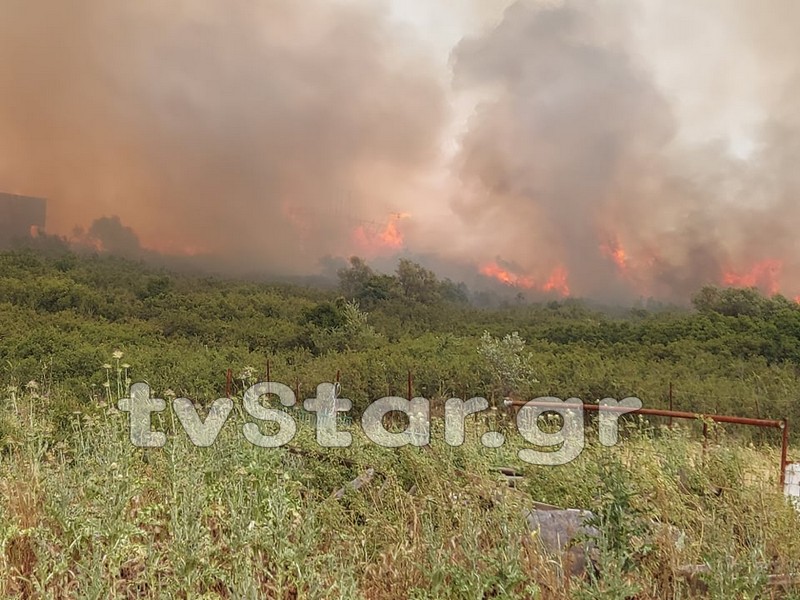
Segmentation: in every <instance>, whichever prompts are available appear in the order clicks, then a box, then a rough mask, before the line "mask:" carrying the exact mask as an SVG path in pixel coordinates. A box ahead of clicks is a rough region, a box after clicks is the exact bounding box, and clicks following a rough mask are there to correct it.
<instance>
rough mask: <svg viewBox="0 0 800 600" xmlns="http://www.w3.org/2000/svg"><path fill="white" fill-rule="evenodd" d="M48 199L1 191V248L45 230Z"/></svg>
mask: <svg viewBox="0 0 800 600" xmlns="http://www.w3.org/2000/svg"><path fill="white" fill-rule="evenodd" d="M46 218H47V200H44V199H43V198H32V197H29V196H17V195H15V194H3V193H0V248H8V247H9V246H12V245H13V244H14V242H18V241H24V240H27V239H30V238H31V237H33V236H35V235H36V234H37V233H38V232H43V231H44V226H45V220H46Z"/></svg>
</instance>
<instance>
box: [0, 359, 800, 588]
mask: <svg viewBox="0 0 800 600" xmlns="http://www.w3.org/2000/svg"><path fill="white" fill-rule="evenodd" d="M110 371H111V373H110V376H109V380H108V383H109V385H108V386H107V388H106V390H105V391H104V392H103V394H107V396H105V397H104V396H99V397H98V398H96V399H95V400H94V401H93V403H92V404H91V405H88V404H87V405H85V406H82V407H81V408H80V409H78V410H75V411H73V412H71V413H69V414H68V415H65V414H64V413H63V411H61V412H53V411H51V410H50V409H49V407H50V406H51V405H53V403H56V402H58V401H59V399H58V398H56V397H47V396H45V395H42V394H41V393H40V392H41V390H39V389H37V387H36V386H13V389H8V390H7V393H6V394H5V399H4V400H3V404H2V407H0V448H1V450H0V452H1V456H2V459H1V462H0V595H2V596H3V597H10V598H98V599H100V598H337V597H341V598H364V599H379V598H380V599H383V598H387V599H390V600H391V599H398V600H399V599H406V598H415V599H422V598H454V599H455V598H530V599H534V598H536V599H538V598H542V599H561V598H633V597H636V598H653V599H655V598H687V597H693V596H698V597H699V596H702V597H712V598H719V599H723V598H725V599H728V598H734V597H735V598H760V597H765V596H768V595H769V594H770V593H773V591H772V590H770V589H769V588H768V587H767V585H766V584H767V575H768V574H770V573H791V572H798V571H800V540H798V539H797V536H795V535H794V531H795V530H796V529H797V526H798V518H797V515H796V513H795V512H794V510H793V509H791V508H790V507H789V506H788V505H787V503H786V502H785V500H784V499H783V498H782V496H781V494H780V493H779V490H778V486H777V476H778V473H777V463H778V456H777V451H776V449H774V448H771V447H763V448H762V447H754V446H752V445H743V444H741V443H740V442H736V441H734V440H729V439H727V438H726V436H725V434H724V431H720V432H718V433H717V436H716V441H714V442H713V443H710V444H709V445H708V447H704V446H703V444H701V443H700V442H699V441H697V440H696V439H694V438H693V436H692V435H691V434H690V432H689V430H688V429H682V428H675V429H653V428H652V427H650V426H649V425H648V424H647V423H646V422H644V421H631V422H629V424H628V425H627V429H626V431H625V432H624V434H623V436H622V437H623V441H622V442H621V443H620V444H619V445H618V446H617V447H615V448H613V449H608V448H604V447H601V446H600V445H599V444H597V443H596V442H595V441H593V440H596V432H589V433H588V437H589V443H588V445H587V448H586V450H585V451H584V452H583V454H582V455H581V456H580V457H579V458H578V459H577V460H576V461H574V462H573V463H571V464H569V465H566V466H563V467H557V468H552V467H534V466H531V465H526V464H524V463H521V462H520V461H519V460H518V459H517V457H516V451H517V449H518V448H519V447H521V444H520V440H517V439H516V438H515V437H514V436H512V435H511V434H510V433H509V435H508V436H507V437H508V443H507V444H506V446H504V447H503V448H501V449H497V450H489V449H485V448H482V447H481V446H480V445H479V442H478V440H479V439H480V434H481V433H483V431H485V424H484V423H483V421H479V422H473V423H471V424H470V431H469V435H468V439H467V443H465V444H464V445H463V446H462V447H459V448H453V447H449V446H447V445H445V444H444V442H443V434H442V432H441V427H440V424H437V427H436V428H435V431H434V436H433V437H434V441H433V443H432V445H431V446H430V447H427V448H411V447H406V448H402V449H399V450H389V449H382V448H378V447H376V446H374V445H372V444H371V443H369V442H368V441H367V440H366V439H365V438H364V436H363V435H361V434H360V432H359V430H358V428H357V427H355V426H354V427H352V428H351V431H352V432H353V435H354V443H353V446H352V447H350V448H347V449H337V450H329V449H321V448H318V447H317V446H316V445H315V443H314V437H313V431H312V430H311V427H310V424H309V423H304V424H302V425H301V427H300V430H299V433H298V435H297V437H296V438H295V439H294V440H293V441H292V442H291V444H290V446H291V447H290V448H282V449H274V450H270V449H262V448H257V447H254V446H252V445H250V444H249V443H248V442H246V440H245V439H244V437H243V435H242V432H241V425H242V423H243V417H242V415H241V411H239V412H238V413H237V414H236V416H235V418H232V420H231V421H230V422H229V423H227V424H226V426H225V428H224V429H223V432H222V434H221V435H220V437H219V439H218V440H217V442H216V444H215V445H213V446H212V447H210V448H196V447H194V446H192V445H191V444H190V443H189V441H188V439H187V438H186V436H185V434H183V433H182V432H180V431H179V429H178V428H176V427H175V422H174V421H173V420H172V418H171V416H170V414H171V413H170V411H169V409H168V410H167V411H166V412H165V413H164V414H163V415H162V418H161V419H160V421H159V422H158V424H157V425H158V427H160V428H162V429H163V430H166V431H168V432H169V436H168V442H167V445H166V446H165V447H164V448H161V449H152V450H143V449H137V448H134V447H132V446H131V444H130V443H129V440H128V431H127V415H125V414H122V413H119V412H118V411H116V410H115V408H114V405H115V400H116V397H115V393H117V392H118V388H117V382H115V381H114V380H113V375H114V374H115V372H116V374H117V377H125V373H124V369H123V368H122V366H121V364H120V366H117V365H116V364H115V365H113V367H112V369H111V370H110ZM239 405H240V404H238V405H237V407H238V406H239ZM237 410H238V408H237ZM501 464H502V465H513V466H515V467H517V468H519V469H520V470H521V471H522V472H524V474H525V478H524V479H523V481H522V482H521V483H520V484H519V485H518V487H517V488H516V489H511V488H509V487H508V485H507V484H506V482H505V481H504V480H503V478H502V477H500V476H498V475H496V474H495V473H494V471H493V470H492V468H491V467H493V466H497V465H501ZM368 467H372V468H373V469H374V470H375V472H376V476H375V479H374V480H373V481H372V482H371V483H370V484H369V485H368V486H366V487H364V488H362V489H360V490H358V491H354V490H348V491H347V492H346V493H345V494H344V496H343V497H342V498H341V499H336V498H334V497H333V496H332V495H333V492H335V491H336V490H338V489H340V488H342V487H343V486H346V484H347V482H349V481H351V480H353V479H355V478H356V477H357V476H358V475H359V474H360V473H362V472H364V471H365V470H366V469H367V468H368ZM534 501H539V502H549V503H553V504H556V505H560V506H566V507H580V508H587V509H590V510H592V511H594V512H595V514H596V521H595V524H596V525H597V526H598V527H599V529H600V531H601V537H600V539H599V540H595V544H596V547H597V553H596V555H595V561H596V564H597V565H598V566H599V570H600V573H599V575H597V574H594V573H591V572H590V573H588V574H587V576H586V577H585V578H583V579H570V578H568V577H567V576H566V575H565V568H564V566H563V565H562V563H561V562H560V561H559V559H558V558H557V557H554V556H550V555H548V554H547V553H546V552H544V551H543V549H542V547H541V545H540V544H539V542H538V540H537V537H536V536H535V535H532V534H531V533H530V532H529V531H528V530H527V525H526V522H525V519H524V513H525V511H526V510H527V509H529V508H530V507H531V506H532V504H533V502H534ZM684 565H707V566H708V567H710V572H709V573H705V574H703V575H702V576H701V577H700V580H697V581H694V582H687V581H685V580H684V579H683V578H681V577H679V576H678V575H677V573H678V571H679V570H680V568H681V567H683V566H684ZM787 593H788V592H787Z"/></svg>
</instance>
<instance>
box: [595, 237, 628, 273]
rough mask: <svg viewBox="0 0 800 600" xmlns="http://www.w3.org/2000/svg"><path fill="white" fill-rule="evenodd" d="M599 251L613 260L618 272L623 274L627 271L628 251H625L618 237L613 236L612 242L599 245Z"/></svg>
mask: <svg viewBox="0 0 800 600" xmlns="http://www.w3.org/2000/svg"><path fill="white" fill-rule="evenodd" d="M600 251H601V252H602V253H603V254H605V255H606V256H607V257H608V258H610V259H611V260H612V261H614V264H615V265H617V269H618V270H619V272H620V273H622V274H623V275H624V274H627V273H628V269H629V266H630V264H629V257H628V253H627V252H625V248H623V247H622V244H620V241H619V240H618V239H616V238H615V239H614V240H613V241H612V242H609V243H608V244H603V245H601V246H600Z"/></svg>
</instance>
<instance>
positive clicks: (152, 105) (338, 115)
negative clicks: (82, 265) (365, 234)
mask: <svg viewBox="0 0 800 600" xmlns="http://www.w3.org/2000/svg"><path fill="white" fill-rule="evenodd" d="M386 12H387V9H386V7H383V8H381V7H380V6H379V5H378V4H376V3H373V4H371V5H370V6H369V7H366V6H361V5H353V4H347V3H343V2H342V3H336V2H325V1H323V0H311V1H309V2H302V3H300V2H293V1H291V0H264V1H259V2H254V1H250V0H225V1H221V0H177V1H176V2H162V1H161V0H142V1H137V2H127V1H124V0H111V1H109V0H81V1H79V2H74V3H65V2H61V1H60V0H37V1H36V2H29V1H28V0H6V1H4V2H3V3H2V5H0V89H2V90H3V94H2V95H1V96H0V155H2V158H0V187H3V186H5V187H9V188H12V189H15V190H19V191H21V192H24V193H35V194H41V195H43V196H46V197H48V198H49V199H50V203H51V204H50V218H49V228H50V230H51V231H62V232H69V231H71V230H72V228H73V227H74V226H75V225H76V224H78V225H81V226H83V227H84V228H85V227H88V225H89V223H91V221H93V220H94V219H96V218H98V217H103V216H107V217H108V216H111V215H115V216H119V217H120V218H121V220H122V221H123V222H124V223H125V224H126V225H128V226H130V227H132V228H133V229H134V230H135V231H136V232H137V234H138V235H139V237H140V239H141V240H142V244H143V245H144V246H146V247H148V248H151V249H156V250H162V251H164V252H176V253H190V254H209V255H212V256H215V257H220V256H222V257H225V258H227V259H228V262H229V264H230V266H233V267H234V268H243V269H250V268H255V267H260V268H264V269H272V270H273V271H275V272H299V271H308V270H310V269H313V268H314V267H315V265H316V264H317V262H318V261H319V258H320V257H321V256H324V255H327V254H331V253H336V252H341V251H342V250H343V249H344V250H347V249H348V247H349V246H352V245H353V244H352V242H351V237H352V235H353V229H354V227H357V226H358V224H359V221H360V220H366V221H369V220H373V219H382V218H383V217H385V216H388V214H389V213H390V211H393V210H398V206H397V205H398V203H399V200H400V199H402V197H403V194H404V193H405V189H404V182H405V181H410V180H412V179H413V178H414V177H415V174H416V173H417V172H418V171H419V170H420V169H421V168H422V167H423V166H424V165H425V164H426V163H428V162H429V161H430V160H431V158H432V157H433V156H434V155H435V153H436V152H437V149H438V134H439V130H440V127H441V123H442V122H443V114H444V99H443V93H442V90H441V85H440V84H438V83H437V82H436V80H435V77H434V76H433V75H432V74H431V73H430V69H429V68H428V67H427V65H426V61H425V57H424V56H421V55H420V54H419V52H418V51H417V49H416V43H415V41H414V39H413V38H412V37H411V35H410V32H403V31H402V30H398V29H397V28H391V27H390V26H389V22H388V19H387V16H386V14H385V13H386ZM372 229H375V228H372ZM372 229H370V231H369V233H372Z"/></svg>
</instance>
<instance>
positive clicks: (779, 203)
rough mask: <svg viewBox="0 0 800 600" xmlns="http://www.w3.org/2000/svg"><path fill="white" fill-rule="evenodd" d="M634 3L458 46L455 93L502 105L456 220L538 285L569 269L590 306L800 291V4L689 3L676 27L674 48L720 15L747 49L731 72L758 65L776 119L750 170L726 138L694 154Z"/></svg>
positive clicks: (465, 175) (695, 146)
mask: <svg viewBox="0 0 800 600" xmlns="http://www.w3.org/2000/svg"><path fill="white" fill-rule="evenodd" d="M777 5H780V6H777ZM631 6H632V5H631V4H630V3H623V2H602V1H573V0H567V1H565V2H561V3H547V4H544V3H539V5H536V4H535V3H532V2H517V3H516V4H514V5H513V6H511V7H510V8H509V9H508V11H507V12H506V14H505V16H504V19H503V20H502V22H501V23H500V24H499V26H497V27H496V28H495V29H493V30H491V31H490V32H488V33H486V34H485V35H482V36H480V37H477V38H474V39H468V40H465V41H463V42H462V43H461V44H460V45H459V47H458V48H457V49H456V51H455V54H454V64H455V81H456V85H457V86H458V87H459V88H460V89H474V88H475V87H482V88H485V89H487V90H489V91H488V92H487V96H488V97H489V99H488V100H486V101H485V102H483V103H482V104H481V105H479V107H478V108H477V110H476V112H475V114H474V116H473V118H472V120H471V122H470V125H469V130H468V132H467V133H466V135H465V137H464V140H463V144H462V150H461V153H460V155H459V164H458V166H457V168H458V170H459V171H458V172H459V173H460V176H461V178H462V181H463V182H464V184H465V186H466V189H467V192H466V193H464V194H463V195H462V196H461V197H460V199H459V201H458V202H457V203H456V206H457V210H458V211H459V213H460V214H461V215H462V216H463V217H464V218H465V219H469V220H475V221H477V220H481V221H482V222H484V223H485V224H486V231H493V232H494V233H495V234H494V236H492V237H489V236H480V235H479V236H477V238H476V239H478V240H481V241H483V243H484V244H485V241H486V240H487V239H488V240H491V242H490V245H489V247H488V248H487V250H488V251H489V252H490V253H492V255H494V256H499V257H502V258H505V259H508V260H514V261H516V262H517V263H519V264H521V265H522V269H521V270H522V271H525V272H528V273H533V274H534V276H535V277H537V278H538V281H539V282H541V281H543V279H542V278H543V277H546V273H547V271H548V270H550V269H552V268H553V267H554V266H556V265H559V264H560V265H563V266H564V267H565V268H566V270H567V272H568V273H569V282H570V287H571V289H572V290H573V291H574V292H578V293H582V294H589V295H600V296H603V297H606V298H613V297H625V296H629V295H630V294H631V293H638V294H646V295H655V296H659V297H670V298H686V297H687V295H688V294H690V293H691V292H693V291H695V290H697V289H698V288H699V287H700V286H702V285H704V284H709V283H730V284H738V285H758V286H761V287H762V288H764V289H765V291H776V290H777V289H782V290H783V291H787V292H792V291H794V293H800V277H799V276H800V268H799V267H800V265H798V257H800V244H797V243H796V242H795V238H796V232H795V223H797V217H800V214H799V211H798V207H797V206H798V205H797V202H796V200H794V199H795V198H797V197H798V195H797V192H798V191H800V186H798V182H800V177H799V176H798V170H797V168H796V167H794V166H793V165H796V164H797V161H798V159H800V136H798V132H799V131H800V130H798V127H797V125H798V121H800V120H799V119H798V117H800V109H798V108H797V105H796V102H794V101H793V100H792V98H796V97H797V96H796V94H792V93H791V92H792V90H794V91H795V92H797V91H800V90H798V88H797V83H798V79H797V72H798V68H799V67H800V61H798V59H797V57H798V56H800V53H799V52H798V51H800V42H798V38H797V36H796V35H794V34H793V33H791V29H792V28H791V27H790V26H787V23H789V22H794V23H797V22H798V20H797V18H796V17H798V16H800V14H798V13H800V7H799V6H798V4H797V3H794V2H791V1H784V2H778V3H776V4H771V5H770V10H769V11H766V10H762V9H763V7H761V8H759V9H758V10H755V8H756V7H755V5H754V4H753V3H751V2H747V1H745V0H742V1H741V2H738V3H727V2H726V3H722V2H718V3H716V4H715V6H713V7H709V6H705V7H704V8H703V9H702V10H695V9H693V8H692V7H691V6H690V5H687V6H686V7H684V10H683V11H682V12H681V11H675V12H676V14H673V15H672V17H673V18H674V19H675V21H676V22H675V23H665V24H664V26H665V27H670V26H677V27H676V29H675V30H674V31H675V33H676V35H677V34H678V33H679V32H680V31H681V29H680V27H681V25H684V27H686V24H687V23H688V24H694V25H695V26H696V25H697V23H699V22H702V19H703V18H708V17H709V15H711V16H713V17H714V19H715V20H714V21H713V23H714V26H715V27H720V28H722V29H723V31H725V32H726V35H728V36H730V46H731V47H732V48H737V47H738V48H739V50H738V51H737V52H734V53H732V54H731V56H730V60H731V62H730V64H728V65H726V67H727V68H729V69H731V70H733V71H734V72H735V70H736V69H737V65H740V64H742V63H740V62H738V61H737V59H742V58H743V57H744V58H746V59H747V60H748V61H750V62H752V63H753V64H756V65H759V68H756V69H755V70H754V72H756V73H758V74H759V75H760V77H761V78H760V79H758V80H754V81H751V85H752V86H753V87H755V88H758V90H759V92H761V93H763V95H762V97H760V98H759V101H760V102H762V103H763V105H764V107H765V108H766V110H767V111H768V114H769V118H767V119H765V120H763V121H762V122H761V123H759V127H758V130H757V131H756V132H754V135H755V137H756V139H755V142H756V146H757V148H756V151H755V152H754V153H753V154H752V156H750V157H748V159H747V160H746V161H744V160H742V159H740V158H737V157H735V156H733V155H732V154H731V153H730V152H729V151H728V150H729V149H728V148H727V147H726V145H725V144H724V143H722V142H721V141H714V140H710V141H705V142H703V143H700V142H697V141H696V140H695V141H694V142H691V141H687V139H689V140H690V139H691V135H688V136H687V135H686V132H685V131H683V132H682V131H681V129H680V128H681V127H684V128H686V127H687V126H688V127H691V126H692V125H691V124H686V123H680V122H679V119H678V116H677V114H676V107H677V105H678V104H679V102H678V101H679V98H676V97H670V96H669V95H668V94H667V92H666V91H665V90H664V89H662V87H660V86H659V84H658V81H657V77H656V74H655V73H654V70H653V66H652V63H648V62H646V57H643V56H641V55H639V54H638V53H637V52H638V51H639V49H640V47H641V46H640V45H637V40H636V39H635V38H636V36H635V33H636V23H637V21H638V20H639V18H640V17H641V15H639V14H636V12H635V11H633V10H632V9H631V8H630V7H631ZM792 16H794V17H795V18H794V19H792ZM682 19H686V21H685V22H684V23H681V20H682ZM696 41H697V42H698V46H696V47H686V46H683V47H676V48H674V50H675V52H676V53H677V54H678V55H679V56H680V60H683V61H685V63H683V64H684V65H685V66H686V68H687V70H691V68H692V66H691V61H693V60H694V57H695V56H697V55H698V54H700V53H702V52H703V50H704V48H703V46H702V45H701V44H702V42H703V38H702V36H701V37H700V38H697V39H696ZM740 45H743V46H740ZM742 48H744V49H742ZM744 72H745V73H746V72H747V71H746V70H745V71H744ZM767 73H769V74H771V75H772V76H773V78H772V79H770V78H769V77H767V76H766V74H767ZM718 75H719V74H718V73H713V72H712V73H708V74H707V77H708V79H709V80H710V81H711V80H713V79H714V78H715V77H717V76H718ZM709 87H712V86H709ZM673 91H674V90H673ZM684 92H685V93H686V94H691V93H693V90H691V89H686V90H684ZM717 100H718V104H719V105H725V104H727V100H728V99H727V98H725V97H722V96H720V97H718V99H717ZM707 105H708V107H709V109H710V110H713V107H714V98H713V94H712V95H711V96H710V97H709V98H707ZM708 116H709V118H713V117H714V115H713V113H709V114H708ZM698 125H699V123H698ZM732 125H736V123H732Z"/></svg>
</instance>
